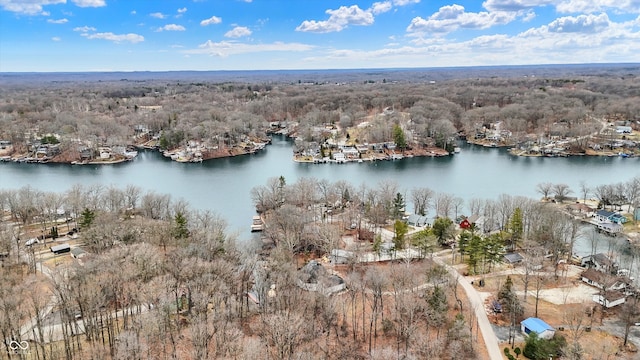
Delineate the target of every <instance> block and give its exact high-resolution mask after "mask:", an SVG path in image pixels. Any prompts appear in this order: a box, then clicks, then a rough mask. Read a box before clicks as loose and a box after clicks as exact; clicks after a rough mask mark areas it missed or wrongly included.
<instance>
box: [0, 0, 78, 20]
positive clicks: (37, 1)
mask: <svg viewBox="0 0 640 360" xmlns="http://www.w3.org/2000/svg"><path fill="white" fill-rule="evenodd" d="M66 2H67V0H0V7H2V9H4V10H6V11H11V12H15V13H19V14H26V15H45V16H48V15H49V13H48V12H46V11H44V10H43V9H42V7H43V6H46V5H55V4H64V3H66Z"/></svg>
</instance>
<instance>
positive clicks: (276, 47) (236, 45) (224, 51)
mask: <svg viewBox="0 0 640 360" xmlns="http://www.w3.org/2000/svg"><path fill="white" fill-rule="evenodd" d="M313 48H314V47H313V46H311V45H306V44H300V43H283V42H274V43H271V44H246V43H240V42H236V41H221V42H213V41H211V40H207V42H205V43H203V44H201V45H199V46H198V48H197V49H191V50H185V51H183V53H185V54H205V55H212V56H221V57H226V56H230V55H238V54H249V53H261V52H272V51H284V52H287V51H295V52H300V51H309V50H312V49H313Z"/></svg>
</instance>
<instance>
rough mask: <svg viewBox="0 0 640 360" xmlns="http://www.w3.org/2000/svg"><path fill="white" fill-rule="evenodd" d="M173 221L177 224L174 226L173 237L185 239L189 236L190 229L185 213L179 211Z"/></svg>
mask: <svg viewBox="0 0 640 360" xmlns="http://www.w3.org/2000/svg"><path fill="white" fill-rule="evenodd" d="M173 221H174V222H175V225H174V227H173V237H174V238H175V239H185V238H187V237H189V229H188V228H187V218H186V217H185V216H184V214H183V213H181V212H178V213H177V214H176V216H175V217H174V219H173Z"/></svg>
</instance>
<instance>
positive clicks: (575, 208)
mask: <svg viewBox="0 0 640 360" xmlns="http://www.w3.org/2000/svg"><path fill="white" fill-rule="evenodd" d="M567 208H568V209H569V211H571V212H572V213H574V214H584V215H585V216H593V212H594V209H593V208H592V207H591V206H589V205H586V204H583V203H576V204H570V205H568V206H567Z"/></svg>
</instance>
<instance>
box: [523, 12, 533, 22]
mask: <svg viewBox="0 0 640 360" xmlns="http://www.w3.org/2000/svg"><path fill="white" fill-rule="evenodd" d="M535 18H536V13H535V11H533V10H529V11H527V12H526V13H525V14H524V16H523V17H522V22H529V21H531V20H533V19H535Z"/></svg>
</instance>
